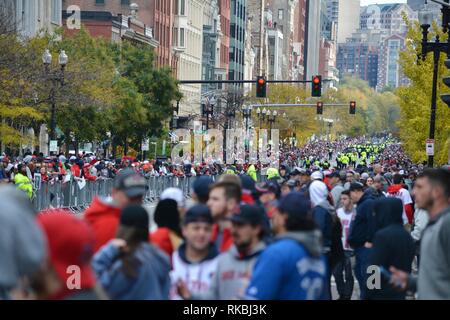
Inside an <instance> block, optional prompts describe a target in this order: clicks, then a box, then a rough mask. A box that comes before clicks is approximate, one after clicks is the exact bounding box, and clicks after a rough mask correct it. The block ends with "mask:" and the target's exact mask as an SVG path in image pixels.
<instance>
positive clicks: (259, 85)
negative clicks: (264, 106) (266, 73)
mask: <svg viewBox="0 0 450 320" xmlns="http://www.w3.org/2000/svg"><path fill="white" fill-rule="evenodd" d="M266 86H267V82H266V78H264V77H257V78H256V97H257V98H265V97H266Z"/></svg>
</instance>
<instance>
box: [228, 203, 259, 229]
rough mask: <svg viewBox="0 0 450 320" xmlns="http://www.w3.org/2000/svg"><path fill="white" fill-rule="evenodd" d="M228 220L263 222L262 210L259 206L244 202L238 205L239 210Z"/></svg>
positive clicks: (255, 223)
mask: <svg viewBox="0 0 450 320" xmlns="http://www.w3.org/2000/svg"><path fill="white" fill-rule="evenodd" d="M230 220H231V221H233V222H237V223H244V224H253V225H258V224H263V223H264V212H263V210H262V208H261V207H258V206H254V205H248V204H244V205H241V206H240V207H239V212H237V213H235V214H234V215H233V216H232V217H231V218H230Z"/></svg>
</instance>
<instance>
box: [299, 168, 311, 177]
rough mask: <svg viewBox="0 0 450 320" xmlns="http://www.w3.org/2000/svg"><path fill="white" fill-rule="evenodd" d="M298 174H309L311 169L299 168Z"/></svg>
mask: <svg viewBox="0 0 450 320" xmlns="http://www.w3.org/2000/svg"><path fill="white" fill-rule="evenodd" d="M300 174H301V175H302V176H310V175H311V171H310V170H308V169H300Z"/></svg>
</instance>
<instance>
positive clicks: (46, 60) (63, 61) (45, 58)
mask: <svg viewBox="0 0 450 320" xmlns="http://www.w3.org/2000/svg"><path fill="white" fill-rule="evenodd" d="M68 59H69V58H68V57H67V54H66V53H65V51H64V50H61V52H60V53H59V56H58V64H59V66H60V72H59V73H58V72H56V71H55V72H53V73H52V72H51V71H50V64H51V63H52V54H51V53H50V50H48V49H45V51H44V53H43V54H42V63H43V64H44V69H45V73H46V76H47V78H48V79H50V80H51V81H52V88H51V90H50V102H51V105H52V108H51V114H50V139H49V142H48V144H49V153H50V141H52V140H56V99H55V93H56V85H57V83H58V82H59V83H60V85H61V86H64V69H65V67H66V65H67V62H68ZM50 154H51V153H50Z"/></svg>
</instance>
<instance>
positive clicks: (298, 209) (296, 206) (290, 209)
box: [278, 192, 311, 218]
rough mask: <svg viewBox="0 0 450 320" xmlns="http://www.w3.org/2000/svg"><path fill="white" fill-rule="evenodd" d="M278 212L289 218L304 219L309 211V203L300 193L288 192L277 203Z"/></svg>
mask: <svg viewBox="0 0 450 320" xmlns="http://www.w3.org/2000/svg"><path fill="white" fill-rule="evenodd" d="M278 210H279V211H280V212H282V213H286V214H288V215H291V216H298V217H301V218H306V217H307V216H308V215H309V214H310V211H311V202H310V201H309V200H308V198H307V197H306V196H305V195H304V194H302V193H300V192H290V193H288V194H287V195H285V196H284V197H283V198H281V199H280V200H279V201H278Z"/></svg>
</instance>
